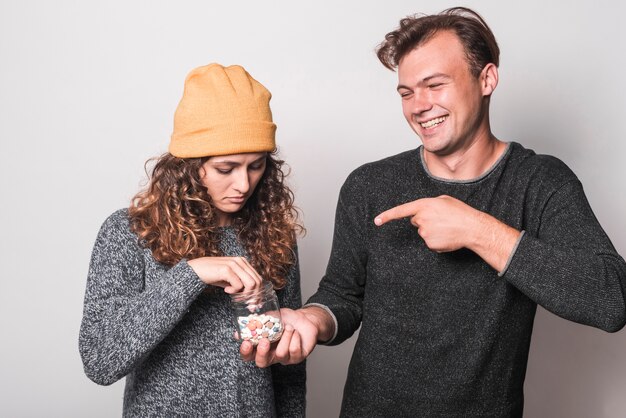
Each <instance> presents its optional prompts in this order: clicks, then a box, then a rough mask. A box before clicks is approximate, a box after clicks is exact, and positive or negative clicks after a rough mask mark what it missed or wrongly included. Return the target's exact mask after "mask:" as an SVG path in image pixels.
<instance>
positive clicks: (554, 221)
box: [503, 180, 626, 332]
mask: <svg viewBox="0 0 626 418" xmlns="http://www.w3.org/2000/svg"><path fill="white" fill-rule="evenodd" d="M539 217H540V220H539V228H538V232H537V234H536V235H535V234H530V233H528V232H527V233H526V234H524V236H523V237H522V238H521V240H520V242H519V245H518V247H517V250H516V251H515V254H514V256H513V257H512V259H511V260H510V265H509V267H508V269H507V270H506V273H505V274H504V275H503V277H504V278H505V279H506V280H507V281H508V282H509V283H511V284H513V285H514V286H516V287H517V288H518V289H519V290H520V291H522V292H523V293H524V294H526V295H527V296H528V297H529V298H530V299H532V300H533V301H535V302H536V303H537V304H539V305H541V306H543V307H544V308H545V309H547V310H549V311H551V312H552V313H554V314H556V315H559V316H561V317H562V318H565V319H568V320H571V321H575V322H578V323H581V324H585V325H590V326H593V327H597V328H600V329H602V330H605V331H607V332H616V331H619V330H620V329H621V328H622V327H623V326H624V324H625V322H626V311H625V302H624V289H625V283H626V263H625V262H624V259H623V258H622V257H620V255H619V254H618V253H617V252H616V250H615V248H614V247H613V245H612V244H611V241H610V240H609V238H608V237H607V235H606V234H605V232H604V231H603V229H602V227H601V226H600V224H599V223H598V221H597V219H596V217H595V215H594V214H593V212H592V210H591V207H590V206H589V203H588V201H587V198H586V197H585V194H584V191H583V188H582V185H581V184H580V182H579V181H578V180H572V181H569V182H567V183H565V184H564V185H563V186H561V187H560V188H558V189H557V190H556V191H555V192H554V193H553V194H552V195H551V196H550V197H549V198H548V199H547V201H546V203H545V205H544V206H543V210H542V212H541V214H540V215H539Z"/></svg>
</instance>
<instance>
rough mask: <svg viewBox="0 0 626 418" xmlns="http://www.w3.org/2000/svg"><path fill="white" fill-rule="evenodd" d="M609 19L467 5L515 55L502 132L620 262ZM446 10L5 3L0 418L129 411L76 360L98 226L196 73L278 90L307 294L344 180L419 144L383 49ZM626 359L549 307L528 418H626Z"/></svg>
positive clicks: (314, 411)
mask: <svg viewBox="0 0 626 418" xmlns="http://www.w3.org/2000/svg"><path fill="white" fill-rule="evenodd" d="M390 3H391V4H390ZM608 4H609V2H598V1H593V2H592V1H577V2H572V1H564V0H559V1H553V2H545V1H537V0H531V1H525V2H519V3H516V4H513V5H510V4H506V5H504V2H498V1H479V0H475V1H467V2H465V5H468V6H470V7H473V8H476V10H478V11H479V12H480V13H482V14H483V15H484V17H485V18H486V19H487V21H488V22H489V23H490V25H491V26H492V29H493V30H494V31H495V33H496V36H497V38H498V41H499V43H500V46H501V49H502V63H501V68H500V75H501V78H500V85H499V87H498V89H497V90H496V92H495V95H494V98H493V101H492V119H493V128H494V131H495V133H496V135H497V136H498V137H500V138H501V139H503V140H507V141H510V140H515V141H519V142H522V143H523V144H525V145H527V146H528V147H531V148H534V149H535V150H536V151H538V152H541V153H550V154H554V155H557V156H559V157H560V158H561V159H563V160H564V161H565V162H566V163H567V164H569V165H570V167H572V168H573V169H574V171H575V172H576V173H577V174H578V175H579V177H580V178H581V180H582V182H583V184H584V185H585V190H586V192H587V194H588V197H589V200H590V201H591V204H592V206H593V207H594V209H595V213H596V215H597V217H598V218H599V219H600V221H601V223H602V224H603V225H604V227H605V229H606V230H607V232H608V233H609V235H610V236H611V237H612V239H613V243H614V244H615V246H616V247H617V248H618V250H619V251H620V252H621V253H622V254H626V235H625V234H624V231H625V230H626V220H625V218H624V216H623V213H624V211H625V210H626V193H624V183H623V181H624V178H625V175H626V164H624V154H625V151H626V128H625V125H624V122H625V120H624V119H622V118H624V117H625V116H626V115H625V109H626V103H625V101H626V79H625V78H624V76H623V75H624V73H626V62H625V58H624V53H623V45H622V43H623V40H624V39H626V30H625V29H624V27H625V26H626V25H624V23H623V20H622V16H623V15H624V12H625V11H626V10H625V9H626V6H623V5H622V4H621V3H618V2H615V3H611V4H610V5H608ZM452 5H455V4H454V3H451V2H448V1H445V2H438V3H437V4H436V5H434V2H426V1H422V2H420V1H415V0H413V1H394V2H382V1H356V0H350V1H343V2H331V1H321V0H317V1H307V2H295V1H258V0H256V1H245V0H242V1H237V2H209V1H181V2H172V1H118V0H113V1H107V2H104V1H98V2H96V1H82V2H79V1H69V0H62V1H55V2H47V1H43V0H40V1H34V0H33V1H17V0H2V2H1V3H0V141H1V147H2V148H1V152H0V170H1V175H0V182H1V183H0V184H1V187H2V188H1V190H2V205H1V206H0V211H1V212H0V214H1V216H0V222H1V225H0V226H1V228H0V231H1V232H0V234H1V235H0V236H1V240H0V245H1V247H0V257H1V262H2V270H1V273H0V275H1V281H0V286H1V289H0V321H1V332H2V333H1V337H0V338H1V339H2V344H0V385H1V386H0V416H7V417H8V416H11V417H29V416H57V417H73V416H76V417H80V416H91V417H96V416H101V417H109V416H116V415H119V414H120V411H121V396H122V390H123V382H118V383H116V384H114V385H112V386H111V387H99V386H97V385H95V384H94V383H92V382H90V381H89V380H88V379H87V378H86V377H85V376H84V375H83V373H82V365H81V362H80V358H79V356H78V351H77V335H78V328H79V324H80V319H81V315H82V299H83V292H84V285H85V276H86V272H87V265H88V261H89V256H90V251H91V246H92V245H93V241H94V238H95V236H96V233H97V230H98V228H99V226H100V224H101V222H102V221H103V220H104V218H105V217H106V216H107V215H108V214H109V213H111V212H112V211H113V210H115V209H117V208H119V207H122V206H126V205H127V204H128V201H129V199H130V197H131V196H132V195H133V193H134V192H135V191H136V190H137V188H138V187H139V185H140V183H141V181H142V179H143V178H144V176H143V163H144V161H145V160H146V159H147V158H149V157H151V156H153V155H157V154H159V153H161V152H163V151H164V150H165V149H166V146H167V142H168V137H169V134H170V132H171V128H172V117H173V112H174V109H175V107H176V104H177V102H178V99H179V98H180V95H181V93H182V85H183V80H184V77H185V75H186V73H187V72H188V71H189V70H190V69H191V68H193V67H195V66H198V65H203V64H206V63H208V62H212V61H218V62H221V63H223V64H233V63H240V64H243V65H244V66H245V67H246V68H247V69H248V70H249V71H250V72H251V74H253V75H254V76H255V77H256V78H257V79H259V80H260V81H261V82H263V83H264V84H265V85H266V86H267V87H268V88H269V89H270V90H271V91H272V92H273V94H274V99H273V100H272V105H273V110H274V114H275V120H276V122H277V124H278V126H279V129H278V141H279V144H280V147H281V150H282V154H283V156H284V157H286V159H287V160H288V161H289V163H290V165H291V167H292V169H293V175H292V178H291V179H292V185H293V187H294V189H295V192H296V195H297V203H298V205H299V206H300V207H301V208H302V210H303V211H304V214H305V216H304V221H305V223H306V226H307V227H308V234H307V235H306V237H304V238H302V239H301V241H300V245H301V248H300V254H301V257H302V273H303V282H302V285H303V291H304V295H305V297H308V296H309V295H310V294H311V293H313V291H314V290H315V288H316V285H317V282H318V280H319V279H320V277H321V275H322V274H323V271H324V269H325V265H326V262H327V259H328V255H329V251H330V243H331V236H332V224H333V216H334V208H335V202H336V198H337V193H338V190H339V187H340V185H341V183H342V182H343V180H344V178H345V177H346V175H347V174H348V173H349V172H350V171H351V170H352V169H354V168H355V167H357V166H358V165H360V164H362V163H364V162H367V161H370V160H374V159H379V158H382V157H384V156H387V155H391V154H394V153H397V152H400V151H403V150H406V149H409V148H413V147H416V146H417V145H418V144H419V140H418V138H417V137H415V135H414V134H413V133H412V132H411V131H410V129H409V128H408V126H407V125H406V122H405V121H404V120H403V117H402V114H401V110H400V101H399V98H398V97H397V94H396V93H395V83H396V79H395V74H394V73H392V72H389V71H387V70H385V69H384V68H383V67H382V66H381V65H380V64H379V63H378V62H377V60H376V58H375V56H374V53H373V49H374V47H375V45H376V44H377V43H378V42H379V41H380V40H381V39H382V37H383V36H384V34H385V33H387V32H388V31H390V30H391V29H393V28H394V27H395V26H396V24H397V22H398V19H399V18H401V17H403V16H405V15H408V14H411V13H414V12H418V11H423V12H429V13H430V12H437V11H439V10H441V9H443V8H445V7H448V6H452ZM522 5H523V6H522ZM572 227H575V225H572ZM625 342H626V332H624V331H623V332H620V333H618V334H615V335H608V334H605V333H603V332H601V331H598V330H594V329H591V328H588V327H585V326H580V325H576V324H573V323H569V322H566V321H564V320H562V319H560V318H557V317H555V316H553V315H551V314H548V313H546V312H545V311H543V310H540V311H539V313H538V316H537V320H536V327H535V333H534V336H533V342H532V349H531V357H530V363H529V369H528V377H527V382H526V395H527V401H526V416H527V417H568V418H577V417H579V418H588V417H597V418H599V417H611V418H618V417H624V416H626V397H624V393H626V350H624V347H625ZM351 349H352V342H347V343H345V344H343V345H342V346H340V347H331V348H328V347H320V348H318V349H316V351H315V352H314V353H313V355H312V356H311V359H310V362H309V376H310V377H309V391H308V411H309V416H311V417H314V418H316V417H332V416H336V415H337V413H338V408H339V404H340V399H341V391H342V387H343V382H344V379H345V371H346V368H347V364H348V361H349V356H350V352H351Z"/></svg>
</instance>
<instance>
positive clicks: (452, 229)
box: [374, 195, 520, 271]
mask: <svg viewBox="0 0 626 418" xmlns="http://www.w3.org/2000/svg"><path fill="white" fill-rule="evenodd" d="M406 217H410V218H411V224H412V225H413V226H415V227H416V228H417V233H418V234H419V235H420V237H422V239H423V240H424V243H425V244H426V246H427V247H428V248H429V249H431V250H433V251H436V252H440V253H441V252H449V251H455V250H458V249H460V248H468V249H470V250H472V251H474V252H475V253H476V254H478V255H479V256H480V257H481V258H482V259H483V260H485V261H486V262H487V263H488V264H489V265H490V266H491V267H493V268H494V269H496V271H502V269H504V267H505V266H506V263H507V260H508V259H509V257H510V255H511V252H512V251H513V248H514V247H515V243H516V241H517V239H518V237H519V235H520V232H519V231H517V230H516V229H514V228H511V227H510V226H508V225H506V224H504V223H502V222H500V221H499V220H497V219H496V218H494V217H493V216H491V215H489V214H486V213H484V212H481V211H479V210H477V209H474V208H473V207H471V206H469V205H467V204H465V203H463V202H461V201H460V200H458V199H455V198H453V197H451V196H446V195H442V196H439V197H434V198H424V199H418V200H414V201H412V202H409V203H405V204H403V205H400V206H396V207H394V208H391V209H389V210H386V211H385V212H383V213H381V214H380V215H378V216H377V217H376V218H375V219H374V223H375V224H376V225H378V226H381V225H384V224H385V223H387V222H389V221H392V220H394V219H401V218H406Z"/></svg>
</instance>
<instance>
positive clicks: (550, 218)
mask: <svg viewBox="0 0 626 418" xmlns="http://www.w3.org/2000/svg"><path fill="white" fill-rule="evenodd" d="M385 39H386V40H385V41H384V42H383V43H382V44H381V45H380V47H379V49H378V57H379V58H380V60H381V61H382V63H383V64H384V65H385V66H387V67H388V68H391V69H394V68H396V67H397V69H398V80H399V83H398V93H399V94H400V96H401V98H402V109H403V112H404V115H405V117H406V119H407V121H408V122H409V125H410V126H411V128H412V129H413V130H414V131H415V132H416V133H417V135H418V136H419V137H420V139H421V141H422V146H420V147H419V148H418V149H416V150H412V151H408V152H404V153H401V154H398V155H395V156H392V157H389V158H386V159H384V160H381V161H378V162H374V163H370V164H366V165H364V166H362V167H360V168H358V169H357V170H355V171H354V172H353V173H352V174H351V175H350V176H349V177H348V179H347V180H346V182H345V184H344V185H343V187H342V189H341V193H340V196H339V202H338V205H337V214H336V223H335V233H334V239H333V247H332V253H331V257H330V261H329V264H328V268H327V271H326V275H325V276H324V278H323V279H322V281H321V282H320V286H319V290H318V291H317V293H315V294H314V295H313V296H312V297H311V298H310V299H309V301H308V304H307V305H306V306H305V307H304V308H303V309H301V310H298V311H289V310H285V311H284V313H283V318H284V320H285V322H286V323H287V324H288V325H287V330H286V331H285V334H284V336H283V338H282V340H281V341H280V343H279V344H278V345H277V346H276V347H272V348H270V346H269V344H267V341H264V342H263V344H260V345H259V346H258V348H257V350H256V352H252V350H251V347H249V346H247V345H243V346H242V347H241V352H242V355H243V357H244V359H248V360H251V359H255V360H256V362H257V364H258V365H259V366H262V367H265V366H267V365H269V364H271V363H273V362H282V363H285V364H289V363H294V362H298V361H300V360H302V359H303V358H304V357H306V356H307V355H308V354H309V353H310V352H311V350H312V349H313V347H314V346H315V343H316V341H319V342H326V343H327V344H329V345H334V344H339V343H341V342H342V341H344V340H345V339H347V338H348V337H350V336H351V335H352V334H353V333H354V332H355V331H356V330H357V329H358V328H359V326H361V331H360V333H359V338H358V340H357V342H356V346H355V349H354V353H353V356H352V360H351V362H350V368H349V372H348V378H347V382H346V386H345V390H344V398H343V404H342V416H346V417H403V416H410V417H438V416H446V417H461V416H462V417H521V416H522V410H523V383H524V376H525V372H526V364H527V359H528V350H529V344H530V337H531V333H532V325H533V318H534V315H535V311H536V306H537V304H539V305H541V306H543V307H544V308H546V309H547V310H549V311H551V312H553V313H555V314H557V315H559V316H561V317H563V318H566V319H569V320H572V321H575V322H578V323H582V324H586V325H590V326H594V327H597V328H600V329H603V330H605V331H608V332H615V331H618V330H620V329H621V328H622V327H623V326H624V323H625V321H626V309H625V301H624V285H625V283H626V263H625V262H624V260H623V259H622V258H621V257H620V256H619V254H617V252H616V251H615V249H614V248H613V246H612V244H611V242H610V240H609V239H608V237H607V236H606V234H605V233H604V231H603V230H602V228H601V226H600V225H599V224H598V222H597V220H596V218H595V216H594V215H593V212H592V211H591V208H590V207H589V204H588V202H587V200H586V198H585V195H584V193H583V189H582V186H581V184H580V182H579V181H578V179H577V178H576V176H575V175H574V174H573V173H572V172H571V171H570V170H569V169H568V168H567V167H566V166H565V164H563V163H562V162H561V161H559V160H558V159H556V158H554V157H550V156H542V155H536V154H535V153H534V152H533V151H531V150H527V149H525V148H523V147H522V146H521V145H520V144H517V143H515V142H504V141H501V140H499V139H498V138H496V137H495V136H494V135H493V133H492V132H491V129H490V123H489V101H490V97H491V94H492V93H493V91H494V90H495V88H496V86H497V84H498V69H497V66H498V56H499V49H498V46H497V43H496V40H495V38H494V36H493V34H492V33H491V31H490V29H489V28H488V26H487V25H486V23H485V22H484V21H483V20H482V18H480V16H478V15H477V14H476V13H474V12H473V11H471V10H469V9H465V8H454V9H449V10H446V11H444V12H442V13H440V14H438V15H433V16H421V17H411V18H406V19H403V20H402V21H401V22H400V27H399V28H398V29H397V30H396V31H393V32H391V33H389V34H387V36H386V38H385Z"/></svg>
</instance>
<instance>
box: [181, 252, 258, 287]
mask: <svg viewBox="0 0 626 418" xmlns="http://www.w3.org/2000/svg"><path fill="white" fill-rule="evenodd" d="M187 264H189V266H190V267H191V268H192V269H193V271H194V272H195V273H196V274H197V275H198V277H200V280H202V281H203V282H204V283H206V284H208V285H211V286H219V287H223V288H224V292H226V293H237V292H240V291H242V290H246V291H247V290H252V289H255V288H258V287H259V286H260V285H261V282H262V281H263V279H262V278H261V276H260V275H259V273H257V272H256V270H255V269H254V268H253V267H252V266H251V265H250V263H248V260H246V259H245V258H244V257H200V258H196V259H193V260H189V261H187Z"/></svg>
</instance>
